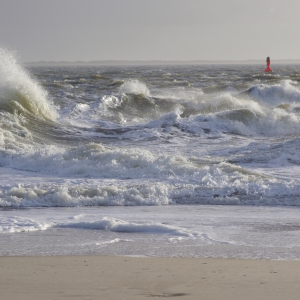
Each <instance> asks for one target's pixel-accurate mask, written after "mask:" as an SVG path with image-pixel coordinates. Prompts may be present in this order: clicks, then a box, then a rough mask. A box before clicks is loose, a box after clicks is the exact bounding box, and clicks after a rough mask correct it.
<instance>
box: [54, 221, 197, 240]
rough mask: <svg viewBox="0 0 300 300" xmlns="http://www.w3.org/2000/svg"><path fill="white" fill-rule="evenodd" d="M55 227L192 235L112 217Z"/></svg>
mask: <svg viewBox="0 0 300 300" xmlns="http://www.w3.org/2000/svg"><path fill="white" fill-rule="evenodd" d="M56 227H64V228H66V227H67V228H77V229H78V228H82V229H94V230H109V231H112V232H124V233H125V232H127V233H152V234H169V235H179V236H187V237H192V236H193V235H192V234H191V233H189V232H188V231H187V230H184V229H181V228H176V227H174V226H169V225H164V224H159V223H145V222H143V223H140V224H138V223H134V222H126V221H123V220H118V219H114V218H108V217H104V218H103V219H102V220H100V221H96V222H76V223H69V224H62V225H56Z"/></svg>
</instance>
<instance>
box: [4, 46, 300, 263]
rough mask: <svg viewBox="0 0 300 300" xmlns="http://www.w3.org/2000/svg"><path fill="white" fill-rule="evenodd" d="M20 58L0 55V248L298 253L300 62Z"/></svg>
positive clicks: (15, 251)
mask: <svg viewBox="0 0 300 300" xmlns="http://www.w3.org/2000/svg"><path fill="white" fill-rule="evenodd" d="M264 68H265V66H264V63H262V65H178V66H176V65H174V66H173V65H172V66H169V65H164V66H96V65H94V66H22V64H20V63H19V62H18V60H17V59H16V58H15V57H14V55H13V54H11V53H10V52H8V51H6V50H3V49H2V50H1V51H0V124H1V126H0V255H2V256H4V255H80V254H88V255H130V256H168V257H171V256H180V257H231V258H253V259H254V258H261V259H294V260H296V259H297V260H298V259H300V218H299V217H300V214H299V213H300V178H299V175H300V73H299V72H300V65H272V68H273V70H274V73H272V74H264V73H263V70H264Z"/></svg>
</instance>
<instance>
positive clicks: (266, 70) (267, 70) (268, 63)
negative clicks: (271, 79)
mask: <svg viewBox="0 0 300 300" xmlns="http://www.w3.org/2000/svg"><path fill="white" fill-rule="evenodd" d="M266 61H267V68H266V69H265V73H267V72H273V70H272V69H271V68H270V63H271V61H270V57H269V56H268V57H267V60H266Z"/></svg>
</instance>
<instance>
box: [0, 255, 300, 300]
mask: <svg viewBox="0 0 300 300" xmlns="http://www.w3.org/2000/svg"><path fill="white" fill-rule="evenodd" d="M0 267H1V272H0V295H1V300H8V299H9V300H10V299H14V300H18V299H22V300H23V299H25V300H26V299H46V300H47V299H146V298H147V299H148V298H153V299H160V298H169V299H206V300H210V299H211V300H213V299H214V300H215V299H221V300H222V299H236V300H238V299H246V300H247V299H249V300H250V299H267V300H268V299H273V300H274V299H278V300H279V299H289V300H290V299H298V298H299V293H300V283H299V282H300V280H299V279H300V272H299V268H300V261H278V260H252V259H229V258H226V259H224V258H172V257H126V256H1V257H0Z"/></svg>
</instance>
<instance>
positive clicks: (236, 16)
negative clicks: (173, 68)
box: [0, 0, 300, 62]
mask: <svg viewBox="0 0 300 300" xmlns="http://www.w3.org/2000/svg"><path fill="white" fill-rule="evenodd" d="M0 47H2V48H6V49H9V50H12V51H15V52H16V55H17V56H18V57H19V58H20V59H21V60H22V61H23V62H35V61H78V60H82V61H91V60H184V61H188V60H247V59H264V60H265V57H266V56H270V57H271V58H273V59H300V1H299V0H284V1H283V0H249V1H248V0H80V1H79V0H0Z"/></svg>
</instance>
